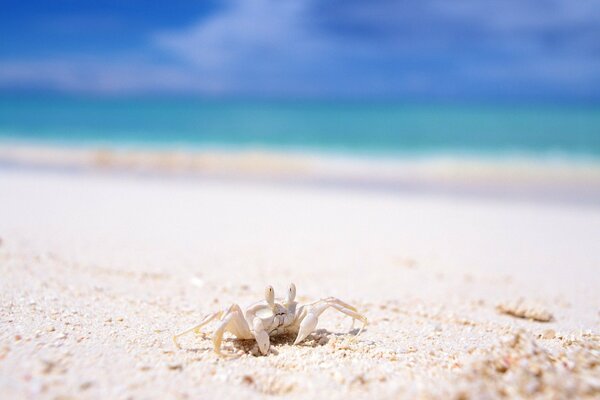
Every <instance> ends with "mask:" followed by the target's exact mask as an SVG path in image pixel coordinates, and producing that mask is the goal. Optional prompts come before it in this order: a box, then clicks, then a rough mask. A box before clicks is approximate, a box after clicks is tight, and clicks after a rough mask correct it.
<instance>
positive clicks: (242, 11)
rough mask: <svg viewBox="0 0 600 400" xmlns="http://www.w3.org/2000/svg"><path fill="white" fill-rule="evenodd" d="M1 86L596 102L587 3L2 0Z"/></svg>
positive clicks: (599, 33)
mask: <svg viewBox="0 0 600 400" xmlns="http://www.w3.org/2000/svg"><path fill="white" fill-rule="evenodd" d="M1 7H2V12H1V13H0V91H5V92H11V93H12V92H15V91H38V90H43V91H48V90H50V91H61V92H63V91H64V92H75V93H93V94H108V95H123V94H139V93H171V94H172V93H175V94H180V93H181V94H198V95H208V96H259V97H262V96H267V97H268V96H275V97H336V98H337V97H341V98H357V97H358V98H362V97H369V98H401V99H425V100H427V99H452V100H468V99H481V98H483V99H502V100H504V99H509V100H529V99H541V100H575V101H584V102H585V101H593V102H597V101H598V100H600V0H576V1H573V0H554V1H552V0H547V1H538V0H503V1H491V0H453V1H448V0H421V1H387V0H371V1H364V0H362V1H361V0H321V1H316V0H245V1H240V0H227V1H170V2H157V1H139V0H120V1H118V0H111V1H103V2H100V1H89V0H69V1H65V0H53V1H39V0H31V1H27V2H24V1H16V0H2V1H1Z"/></svg>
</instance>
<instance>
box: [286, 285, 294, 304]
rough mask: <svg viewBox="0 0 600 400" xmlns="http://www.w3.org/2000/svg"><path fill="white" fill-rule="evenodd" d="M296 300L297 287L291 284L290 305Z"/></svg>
mask: <svg viewBox="0 0 600 400" xmlns="http://www.w3.org/2000/svg"><path fill="white" fill-rule="evenodd" d="M295 298H296V285H294V284H293V283H290V288H289V289H288V298H287V300H288V303H291V302H293V301H294V299H295Z"/></svg>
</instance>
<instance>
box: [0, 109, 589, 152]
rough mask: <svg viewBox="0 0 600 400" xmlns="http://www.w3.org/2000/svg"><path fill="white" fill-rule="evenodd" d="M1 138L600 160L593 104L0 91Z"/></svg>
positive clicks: (164, 145)
mask: <svg viewBox="0 0 600 400" xmlns="http://www.w3.org/2000/svg"><path fill="white" fill-rule="evenodd" d="M0 141H18V142H19V141H31V142H43V143H48V142H49V143H59V144H70V145H112V146H145V147H177V148H181V147H184V148H186V147H190V148H192V147H193V148H198V147H200V148H202V147H227V148H236V149H238V148H249V147H251V148H256V147H260V148H268V149H271V148H275V149H290V150H297V149H302V150H313V151H319V152H343V153H358V154H371V155H372V154H382V155H383V154H385V155H388V156H389V155H391V156H394V155H407V154H409V155H411V154H412V155H419V154H430V153H435V154H455V155H461V154H483V155H490V154H492V155H512V154H518V155H525V156H534V157H538V156H540V157H544V156H557V155H558V156H565V157H571V156H572V157H591V158H593V159H597V158H598V159H600V107H591V106H589V107H587V106H554V105H552V106H550V105H545V106H532V105H527V106H525V105H523V106H516V105H515V106H507V105H502V106H489V105H484V106H474V105H422V104H420V105H415V104H402V103H361V102H325V101H323V102H316V101H315V102H308V101H306V102H292V101H285V102H267V101H262V102H251V101H217V100H214V101H208V100H193V99H157V98H152V99H76V98H54V97H44V98H41V97H38V98H34V97H20V98H0Z"/></svg>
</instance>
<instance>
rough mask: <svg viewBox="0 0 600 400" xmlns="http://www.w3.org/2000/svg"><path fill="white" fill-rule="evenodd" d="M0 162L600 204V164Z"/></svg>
mask: <svg viewBox="0 0 600 400" xmlns="http://www.w3.org/2000/svg"><path fill="white" fill-rule="evenodd" d="M0 167H2V168H4V169H7V168H19V169H33V170H52V171H63V172H95V173H116V174H133V175H136V176H161V177H184V178H200V179H217V180H218V179H226V180H232V181H250V182H267V183H278V184H300V185H316V186H324V187H330V186H331V187H347V188H354V189H360V190H369V191H384V192H417V193H437V194H450V195H459V196H461V195H467V196H483V197H493V198H505V199H517V200H535V201H543V202H567V203H576V204H585V205H595V206H596V205H600V162H598V163H596V162H595V160H590V159H581V160H579V159H577V160H575V159H566V158H564V157H563V158H561V157H547V158H529V157H523V156H515V157H484V156H474V155H471V156H469V155H467V156H450V155H424V156H410V157H404V158H400V157H397V158H392V157H384V158H376V157H368V156H362V155H350V154H344V155H340V154H333V153H308V152H300V151H278V150H262V149H253V150H251V149H246V150H244V149H239V150H226V149H205V150H201V149H194V150H185V151H184V150H172V149H140V148H136V149H134V148H107V147H104V148H100V147H95V146H78V147H67V146H56V145H54V146H49V145H39V144H14V143H11V144H6V143H2V142H0Z"/></svg>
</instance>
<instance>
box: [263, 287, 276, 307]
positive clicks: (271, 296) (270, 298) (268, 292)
mask: <svg viewBox="0 0 600 400" xmlns="http://www.w3.org/2000/svg"><path fill="white" fill-rule="evenodd" d="M265 300H267V303H269V306H271V307H273V306H274V305H275V290H273V286H267V287H266V288H265Z"/></svg>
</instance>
